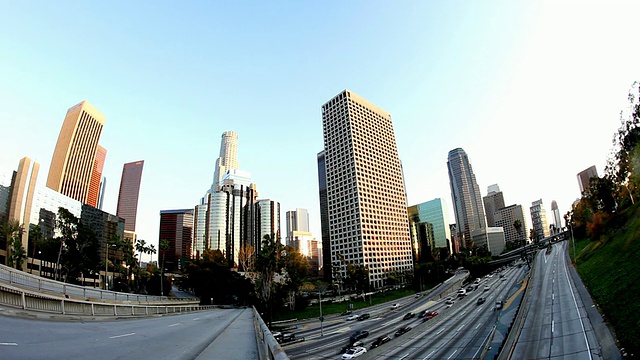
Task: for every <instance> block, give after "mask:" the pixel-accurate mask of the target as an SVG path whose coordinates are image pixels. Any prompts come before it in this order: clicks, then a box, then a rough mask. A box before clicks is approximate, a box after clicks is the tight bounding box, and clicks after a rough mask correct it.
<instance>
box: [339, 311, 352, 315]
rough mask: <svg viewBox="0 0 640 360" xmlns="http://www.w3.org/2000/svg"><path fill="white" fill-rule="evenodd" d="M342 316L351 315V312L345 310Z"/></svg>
mask: <svg viewBox="0 0 640 360" xmlns="http://www.w3.org/2000/svg"><path fill="white" fill-rule="evenodd" d="M340 315H351V310H345V311H343V312H342V314H340Z"/></svg>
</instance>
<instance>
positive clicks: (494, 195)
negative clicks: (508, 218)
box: [482, 184, 504, 227]
mask: <svg viewBox="0 0 640 360" xmlns="http://www.w3.org/2000/svg"><path fill="white" fill-rule="evenodd" d="M482 202H483V203H484V210H485V213H486V215H487V226H488V227H494V226H496V222H495V220H494V218H493V214H494V213H495V212H496V210H498V209H502V208H503V207H504V196H503V195H502V191H500V188H499V187H498V185H497V184H494V185H490V186H489V187H488V188H487V196H485V197H483V198H482Z"/></svg>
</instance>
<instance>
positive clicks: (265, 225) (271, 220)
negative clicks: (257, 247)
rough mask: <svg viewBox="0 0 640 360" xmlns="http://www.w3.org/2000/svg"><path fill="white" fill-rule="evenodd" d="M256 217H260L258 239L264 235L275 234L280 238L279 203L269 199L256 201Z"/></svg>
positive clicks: (276, 237)
mask: <svg viewBox="0 0 640 360" xmlns="http://www.w3.org/2000/svg"><path fill="white" fill-rule="evenodd" d="M256 207H257V208H258V217H259V219H260V233H259V234H260V237H259V238H260V240H261V241H262V239H264V236H265V235H269V236H275V239H276V240H278V241H279V240H281V239H280V203H279V202H277V201H273V200H269V199H261V200H258V201H257V204H256Z"/></svg>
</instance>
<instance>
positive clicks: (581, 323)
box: [564, 263, 593, 360]
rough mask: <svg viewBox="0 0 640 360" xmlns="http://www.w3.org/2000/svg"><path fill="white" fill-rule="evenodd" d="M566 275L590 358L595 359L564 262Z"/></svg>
mask: <svg viewBox="0 0 640 360" xmlns="http://www.w3.org/2000/svg"><path fill="white" fill-rule="evenodd" d="M564 268H565V271H564V275H565V276H566V277H567V283H568V284H569V292H570V293H571V297H573V304H574V305H575V306H576V313H578V318H579V319H580V326H581V327H582V335H584V343H585V344H586V345H587V352H588V353H589V359H590V360H593V356H591V348H590V347H589V340H587V332H586V331H585V329H584V323H583V322H582V316H580V309H578V302H577V301H576V296H575V295H573V287H572V286H571V282H570V281H569V271H568V270H567V264H566V263H565V264H564Z"/></svg>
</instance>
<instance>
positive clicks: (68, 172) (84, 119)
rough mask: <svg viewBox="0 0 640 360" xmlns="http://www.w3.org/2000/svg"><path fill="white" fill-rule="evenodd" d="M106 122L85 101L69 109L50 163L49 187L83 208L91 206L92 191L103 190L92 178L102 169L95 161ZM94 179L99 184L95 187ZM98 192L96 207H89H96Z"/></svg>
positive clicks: (102, 116) (98, 179)
mask: <svg viewBox="0 0 640 360" xmlns="http://www.w3.org/2000/svg"><path fill="white" fill-rule="evenodd" d="M105 120H106V118H105V116H104V115H103V114H102V113H100V112H99V111H98V110H97V109H96V108H95V107H93V106H92V105H91V104H89V102H88V101H86V100H85V101H83V102H81V103H79V104H77V105H75V106H73V107H71V108H69V110H68V111H67V115H66V117H65V119H64V123H63V124H62V129H61V130H60V135H59V136H58V142H57V143H56V148H55V150H54V152H53V158H52V159H51V167H50V168H49V176H48V178H47V187H49V188H51V189H53V190H55V191H57V192H59V193H61V194H64V195H67V196H69V197H71V198H73V199H76V200H78V201H80V202H82V203H84V204H88V203H89V189H91V188H95V189H99V188H100V176H98V177H97V178H93V177H92V174H93V171H94V169H97V168H98V165H100V164H98V163H96V157H97V154H98V140H100V134H101V133H102V127H103V126H104V122H105ZM105 155H106V150H105ZM102 163H103V164H104V159H103V160H102ZM92 179H93V182H95V181H97V184H95V183H94V184H92ZM96 179H97V180H96ZM97 192H98V190H96V196H95V203H94V204H93V205H92V204H89V205H92V206H97Z"/></svg>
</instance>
